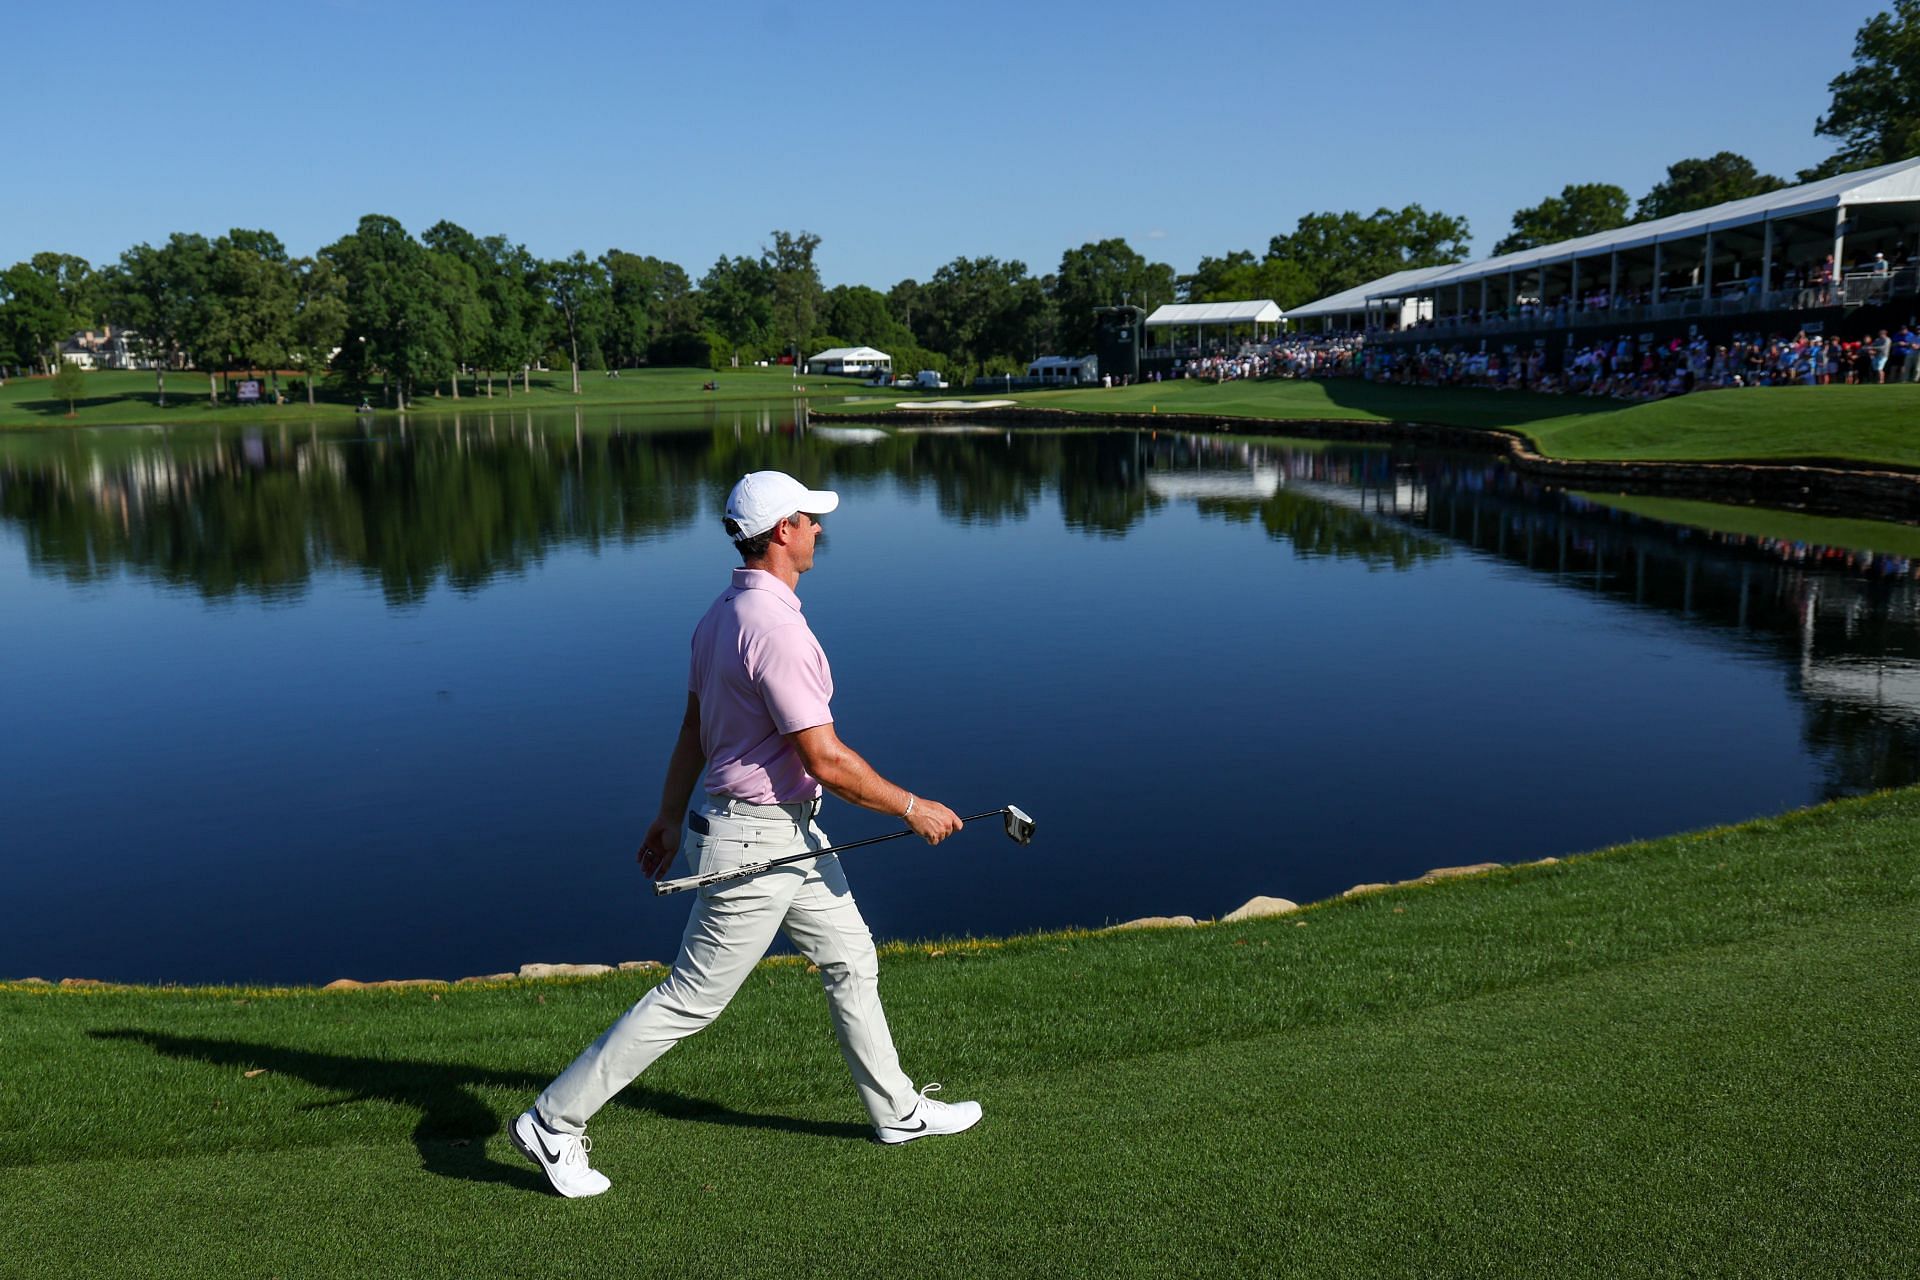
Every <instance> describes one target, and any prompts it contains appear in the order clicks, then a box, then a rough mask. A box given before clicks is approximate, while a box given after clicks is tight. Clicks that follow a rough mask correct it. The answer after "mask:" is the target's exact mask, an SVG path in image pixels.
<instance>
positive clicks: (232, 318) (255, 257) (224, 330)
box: [202, 228, 294, 402]
mask: <svg viewBox="0 0 1920 1280" xmlns="http://www.w3.org/2000/svg"><path fill="white" fill-rule="evenodd" d="M293 313H294V296H293V276H292V274H291V272H290V271H289V269H288V266H287V251H286V249H285V248H284V247H283V246H282V245H281V243H280V239H279V237H278V236H275V235H274V234H273V233H272V232H270V231H250V230H245V229H242V228H235V229H234V230H232V231H229V232H228V233H227V234H226V235H224V236H221V237H220V238H219V239H218V240H215V241H214V242H213V249H212V253H211V256H210V258H209V265H208V273H207V316H208V323H207V326H206V329H205V332H204V334H203V335H202V337H203V342H204V343H205V345H206V353H207V355H208V356H209V357H210V358H209V359H207V360H206V361H204V363H205V364H206V366H207V369H206V372H207V394H208V398H209V400H211V401H214V402H217V401H218V399H219V395H218V389H217V386H216V383H215V381H214V372H215V370H214V365H215V364H218V365H219V367H220V369H221V370H222V371H224V370H227V369H230V368H232V367H234V366H235V365H236V364H245V365H246V366H247V367H248V368H249V369H256V368H264V369H266V370H268V371H270V372H271V374H272V376H273V380H274V384H275V387H276V389H277V388H278V385H279V378H280V375H279V370H280V367H281V366H282V365H284V364H285V363H286V362H287V359H288V356H289V350H290V348H291V346H292V342H293V331H292V326H293Z"/></svg>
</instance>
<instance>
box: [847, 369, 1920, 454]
mask: <svg viewBox="0 0 1920 1280" xmlns="http://www.w3.org/2000/svg"><path fill="white" fill-rule="evenodd" d="M996 398H999V397H996ZM1007 398H1010V399H1013V400H1015V401H1017V402H1019V403H1021V404H1026V405H1032V406H1034V407H1036V408H1041V407H1045V408H1055V409H1070V410H1073V411H1075V412H1078V413H1095V414H1101V413H1112V414H1149V413H1154V412H1158V413H1191V414H1209V415H1215V416H1218V417H1221V418H1263V419H1267V420H1269V421H1274V422H1290V421H1291V422H1305V421H1327V420H1332V421H1343V422H1430V423H1436V424H1439V425H1442V426H1450V427H1470V428H1489V427H1494V428H1505V429H1507V430H1512V431H1517V432H1519V433H1520V434H1522V435H1524V436H1525V437H1526V438H1527V439H1528V440H1529V441H1530V442H1531V443H1532V444H1533V446H1534V448H1535V450H1536V451H1538V452H1540V453H1542V454H1545V455H1546V456H1548V457H1555V458H1566V459H1572V460H1579V461H1663V462H1730V461H1745V462H1784V461H1814V460H1825V461H1835V462H1841V463H1845V464H1853V465H1867V466H1893V467H1900V468H1913V469H1920V385H1915V386H1893V387H1844V386H1842V387H1770V388H1753V389H1748V390H1726V391H1705V392H1696V393H1694V394H1693V395H1687V396H1679V397H1676V398H1674V399H1671V400H1657V401H1654V402H1652V403H1649V404H1634V405H1625V404H1620V403H1618V402H1616V401H1612V400H1589V399H1585V398H1583V397H1580V396H1552V395H1539V394H1536V393H1533V392H1526V391H1509V392H1496V391H1481V390H1473V389H1466V388H1442V387H1399V386H1381V385H1375V384H1373V383H1369V382H1363V381H1360V380H1359V379H1352V378H1341V379H1329V380H1327V381H1323V382H1296V381H1272V382H1228V383H1221V384H1214V383H1209V382H1164V383H1159V384H1157V385H1156V384H1147V385H1144V386H1135V387H1124V388H1114V389H1112V390H1083V391H1040V392H1024V393H1015V394H1014V395H1012V396H1011V397H1007ZM868 407H871V406H868ZM825 411H826V412H833V410H832V409H831V408H827V409H826V410H825Z"/></svg>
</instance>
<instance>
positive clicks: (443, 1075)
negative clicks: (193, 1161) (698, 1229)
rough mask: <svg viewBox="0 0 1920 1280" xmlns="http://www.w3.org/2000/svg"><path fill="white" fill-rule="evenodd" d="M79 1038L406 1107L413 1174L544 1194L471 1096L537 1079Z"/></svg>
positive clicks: (759, 1125)
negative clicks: (414, 1154) (511, 1159)
mask: <svg viewBox="0 0 1920 1280" xmlns="http://www.w3.org/2000/svg"><path fill="white" fill-rule="evenodd" d="M87 1034H88V1035H89V1036H91V1037H92V1038H93V1039H95V1040H122V1041H130V1042H132V1043H134V1044H141V1045H145V1046H146V1047H147V1048H149V1049H152V1050H153V1051H154V1052H155V1053H158V1054H162V1055H164V1056H166V1057H169V1058H180V1059H185V1060H188V1061H196V1062H204V1063H207V1064H208V1065H210V1066H215V1067H224V1068H229V1069H237V1070H253V1069H254V1068H261V1067H263V1068H265V1069H266V1070H268V1071H270V1072H273V1073H274V1074H275V1075H282V1076H290V1077H292V1078H294V1079H296V1080H304V1081H305V1082H307V1083H308V1084H311V1085H313V1086H314V1087H315V1088H318V1089H325V1090H328V1091H330V1092H333V1093H335V1094H338V1095H340V1096H337V1097H333V1098H329V1099H326V1100H325V1101H321V1102H310V1103H306V1104H305V1105H304V1106H302V1107H301V1108H300V1109H301V1110H305V1111H311V1110H317V1109H319V1108H322V1107H343V1106H352V1105H353V1104H355V1103H359V1102H390V1103H395V1104H397V1105H399V1106H403V1107H409V1108H412V1109H413V1110H415V1111H418V1112H419V1113H420V1122H419V1123H418V1124H417V1125H415V1126H414V1130H413V1135H412V1137H413V1145H414V1148H415V1149H416V1150H417V1151H419V1153H420V1165H421V1167H422V1168H423V1169H425V1170H426V1171H427V1172H428V1173H432V1174H437V1175H439V1176H440V1177H445V1178H460V1179H463V1180H465V1181H468V1182H500V1183H506V1184H507V1185H509V1186H516V1187H523V1188H526V1189H529V1190H545V1189H546V1186H547V1181H546V1179H545V1178H544V1177H543V1176H542V1175H540V1174H539V1173H537V1172H535V1171H534V1170H533V1169H531V1168H528V1167H526V1166H524V1165H521V1164H519V1163H517V1162H516V1163H514V1164H511V1165H508V1164H502V1163H500V1162H499V1161H496V1160H491V1159H489V1158H488V1156H487V1140H488V1139H491V1138H494V1137H496V1136H499V1135H500V1134H501V1133H502V1132H503V1131H504V1128H505V1126H504V1123H503V1121H502V1119H501V1117H500V1116H498V1115H497V1114H495V1112H494V1110H493V1108H492V1107H491V1106H489V1105H488V1104H487V1103H486V1102H485V1101H484V1100H483V1099H481V1098H480V1097H479V1096H478V1095H476V1094H475V1093H474V1092H473V1091H474V1090H475V1089H477V1088H486V1089H510V1090H513V1091H515V1092H517V1093H522V1094H525V1095H526V1096H527V1098H528V1100H529V1101H531V1100H532V1098H533V1097H534V1096H535V1095H536V1094H538V1093H539V1091H540V1090H541V1089H544V1088H545V1087H546V1086H547V1083H548V1079H549V1078H548V1077H546V1076H540V1075H535V1074H533V1073H532V1072H527V1071H499V1070H494V1069H492V1068H488V1067H476V1066H471V1065H468V1064H465V1063H457V1062H418V1061H410V1060H407V1059H391V1058H357V1057H350V1056H348V1055H345V1054H335V1053H317V1052H314V1051H312V1050H308V1049H290V1048H286V1047H283V1046H280V1045H270V1044H251V1043H248V1042H246V1041H241V1040H208V1039H203V1038H201V1037H198V1036H175V1035H168V1034H166V1033H165V1032H160V1031H143V1030H139V1029H135V1028H118V1029H113V1030H94V1031H89V1032H88V1033H87ZM614 1101H615V1102H617V1103H619V1104H621V1105H623V1106H628V1107H632V1108H634V1109H636V1110H639V1111H648V1112H652V1113H653V1114H654V1115H657V1116H661V1117H663V1118H666V1119H670V1120H693V1121H698V1122H700V1123H703V1124H720V1125H734V1126H738V1127H741V1128H751V1129H773V1130H778V1131H780V1132H785V1133H801V1134H810V1135H812V1136H814V1137H819V1138H840V1139H855V1138H857V1139H861V1140H867V1139H870V1138H871V1137H872V1136H873V1135H872V1131H871V1130H870V1129H868V1128H867V1126H865V1125H860V1124H847V1123H840V1122H835V1121H829V1120H802V1119H798V1118H796V1117H792V1116H769V1115H757V1114H754V1113H752V1112H747V1111H735V1110H733V1109H732V1108H731V1107H727V1106H723V1105H721V1104H720V1103H717V1102H712V1101H708V1100H707V1099H704V1098H689V1097H686V1096H684V1095H682V1094H677V1093H664V1092H661V1091H660V1090H657V1089H649V1088H646V1087H645V1086H644V1085H639V1084H634V1085H629V1086H628V1087H627V1088H626V1089H625V1090H623V1091H622V1092H621V1093H620V1094H619V1095H617V1096H616V1097H615V1099H614Z"/></svg>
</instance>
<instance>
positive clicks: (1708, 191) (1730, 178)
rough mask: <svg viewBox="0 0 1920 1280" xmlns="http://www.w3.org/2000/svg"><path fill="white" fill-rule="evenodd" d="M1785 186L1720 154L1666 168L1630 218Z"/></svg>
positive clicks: (1748, 163) (1667, 214)
mask: <svg viewBox="0 0 1920 1280" xmlns="http://www.w3.org/2000/svg"><path fill="white" fill-rule="evenodd" d="M1786 185H1787V184H1786V181H1785V180H1784V179H1781V178H1776V177H1774V176H1773V175H1772V174H1770V173H1761V172H1760V171H1759V170H1758V169H1756V168H1754V166H1753V161H1751V160H1749V159H1747V158H1746V157H1745V156H1743V155H1740V154H1739V153H1737V152H1733V151H1721V152H1718V153H1716V154H1714V155H1711V156H1708V157H1707V158H1706V159H1704V160H1698V159H1693V160H1676V161H1675V162H1674V163H1672V164H1670V165H1668V166H1667V177H1666V180H1665V181H1664V182H1657V183H1655V184H1654V185H1653V189H1652V190H1650V191H1648V192H1647V194H1645V195H1644V196H1641V197H1640V204H1639V206H1638V207H1637V208H1635V209H1634V211H1633V216H1634V219H1635V220H1636V221H1640V222H1644V221H1646V220H1647V219H1649V218H1667V217H1671V216H1673V215H1674V214H1676V213H1690V212H1692V211H1693V210H1695V209H1707V208H1711V207H1712V206H1714V205H1716V204H1725V203H1726V202H1727V201H1729V200H1745V199H1746V198H1747V197H1748V196H1758V195H1765V194H1766V193H1767V192H1769V191H1778V190H1779V189H1780V188H1782V187H1784V186H1786ZM1515 216H1516V217H1517V216H1518V215H1515Z"/></svg>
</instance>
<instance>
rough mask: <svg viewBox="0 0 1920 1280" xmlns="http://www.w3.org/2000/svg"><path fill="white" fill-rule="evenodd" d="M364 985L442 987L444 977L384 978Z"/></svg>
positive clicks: (444, 981)
mask: <svg viewBox="0 0 1920 1280" xmlns="http://www.w3.org/2000/svg"><path fill="white" fill-rule="evenodd" d="M360 985H362V986H365V987H444V986H446V985H447V982H446V979H444V978H384V979H382V980H381V981H379V982H363V983H361V984H360Z"/></svg>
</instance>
